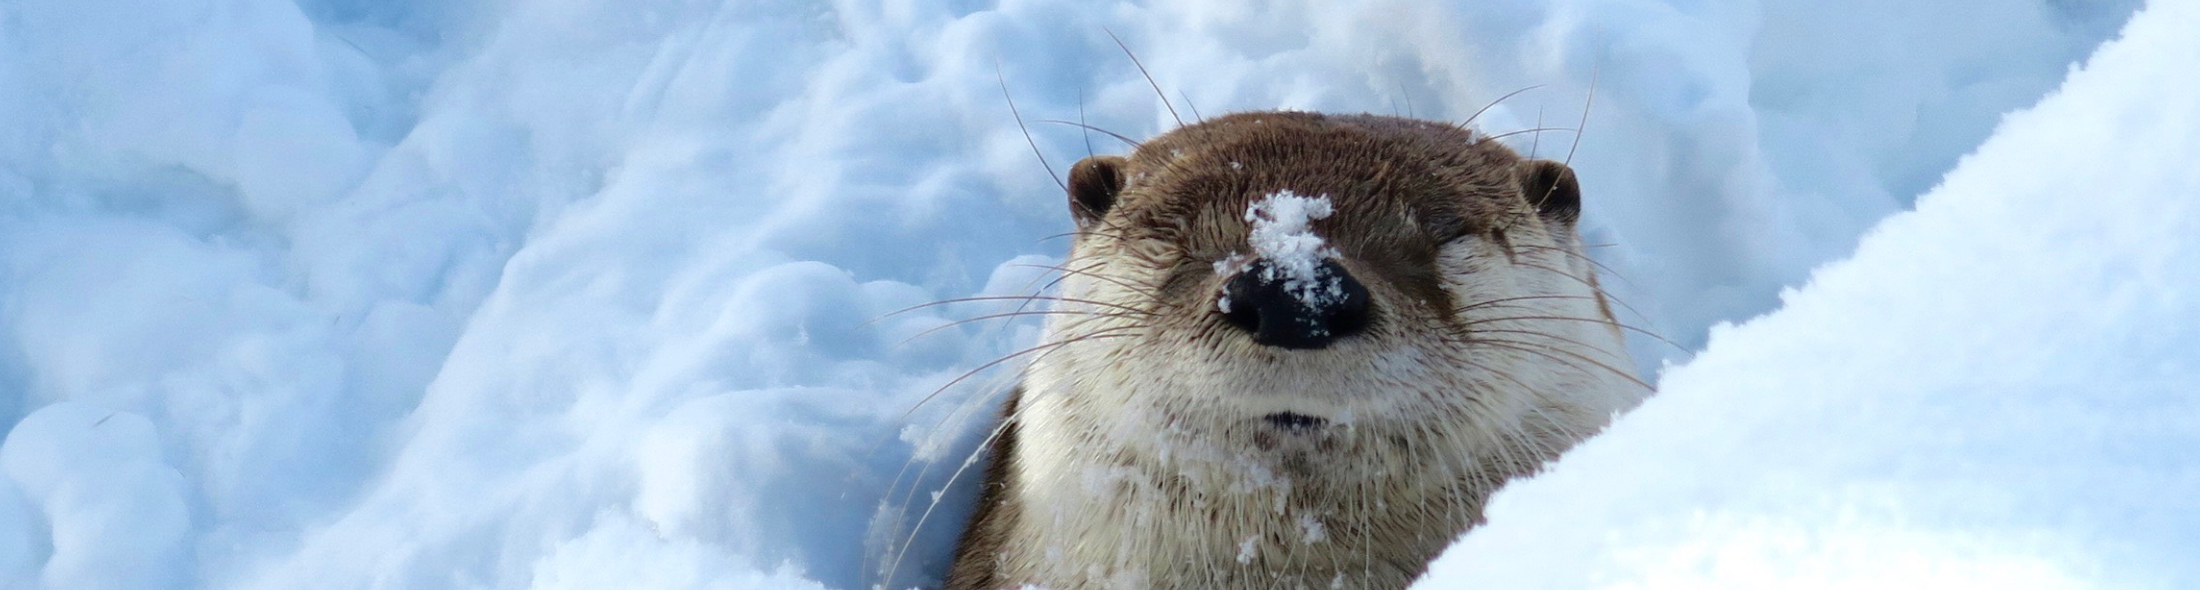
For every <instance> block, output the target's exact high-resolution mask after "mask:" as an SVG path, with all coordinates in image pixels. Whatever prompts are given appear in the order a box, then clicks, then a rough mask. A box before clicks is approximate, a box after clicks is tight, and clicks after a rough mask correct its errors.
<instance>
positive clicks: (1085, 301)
mask: <svg viewBox="0 0 2200 590" xmlns="http://www.w3.org/2000/svg"><path fill="white" fill-rule="evenodd" d="M976 301H1059V302H1067V303H1083V304H1086V305H1098V306H1101V307H1112V308H1115V309H1119V310H1123V311H1127V312H1131V313H1136V314H1141V315H1151V312H1148V311H1145V310H1142V309H1138V308H1135V307H1131V306H1127V305H1123V304H1120V303H1108V302H1106V301H1093V300H1090V299H1076V298H1070V297H1054V296H1048V295H981V296H977V297H957V298H954V299H941V300H939V301H934V302H931V303H922V304H918V305H912V306H909V307H904V308H901V309H897V310H894V311H892V312H889V313H887V314H886V315H882V316H879V317H878V318H875V319H872V320H870V321H867V322H864V323H863V325H870V324H872V323H875V322H877V321H879V320H883V319H886V318H890V317H894V316H897V315H901V314H905V313H909V312H912V311H916V310H919V309H925V308H931V307H939V306H942V305H952V304H956V303H971V302H976Z"/></svg>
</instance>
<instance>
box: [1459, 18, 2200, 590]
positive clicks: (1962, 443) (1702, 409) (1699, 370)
mask: <svg viewBox="0 0 2200 590" xmlns="http://www.w3.org/2000/svg"><path fill="white" fill-rule="evenodd" d="M2195 30H2200V2H2193V1H2191V0H2161V1H2157V2H2155V3H2153V5H2151V6H2150V7H2149V8H2148V9H2146V10H2145V11H2143V12H2142V13H2140V14H2139V15H2138V16H2137V17H2135V19H2134V20H2133V21H2132V22H2131V24H2130V26H2129V28H2128V29H2126V30H2125V33H2124V36H2123V38H2122V39H2120V40H2118V41H2115V42H2112V43H2110V44H2108V45H2106V46H2104V47H2103V48H2102V49H2101V50H2100V51H2099V52H2098V53H2096V54H2095V55H2094V57H2093V58H2092V59H2091V60H2090V61H2089V62H2088V63H2087V65H2086V66H2085V67H2084V68H2083V69H2082V70H2080V71H2076V72H2074V73H2073V74H2072V75H2071V76H2070V78H2069V80H2068V82H2066V83H2065V84H2064V85H2063V87H2062V89H2061V90H2059V91H2057V92H2056V93H2055V94H2053V95H2052V96H2049V97H2048V98H2047V99H2045V100H2044V101H2042V102H2041V103H2040V104H2039V105H2038V106H2036V107H2034V108H2032V109H2030V110H2027V111H2024V112H2020V113H2017V114H2015V115H2012V116H2010V117H2009V118H2008V119H2007V120H2006V121H2005V122H2004V123H2003V124H2002V125H2001V127H2000V129H1999V131H1997V132H1996V134H1995V135H1994V136H1993V138H1992V139H1990V140H1988V141H1987V142H1986V143H1985V144H1984V145H1983V146H1981V147H1980V148H1979V151H1978V152H1977V153H1976V154H1974V155H1972V156H1970V157H1967V158H1965V159H1964V160H1963V161H1962V163H1961V164H1960V165H1958V166H1957V168H1956V169H1955V171H1953V172H1952V173H1950V174H1949V175H1948V177H1947V179H1946V180H1945V181H1944V182H1943V183H1942V184H1941V185H1940V186H1939V187H1937V188H1935V189H1934V190H1933V191H1932V192H1930V193H1929V194H1927V195H1925V196H1924V197H1922V198H1921V199H1920V200H1919V202H1918V205H1917V210H1916V211H1915V212H1912V213H1905V214H1902V215H1898V216H1896V217H1894V218H1891V219H1889V220H1887V221H1886V222H1885V223H1882V224H1880V225H1879V226H1878V227H1877V228H1876V229H1874V230H1873V231H1872V232H1871V233H1870V234H1869V235H1867V236H1866V237H1865V238H1864V240H1863V242H1862V244H1861V246H1860V247H1859V249H1858V251H1857V252H1856V254H1855V256H1854V257H1852V258H1850V259H1848V260H1845V261H1842V262H1840V263H1837V264H1834V265H1831V266H1828V267H1826V268H1824V269H1821V270H1820V271H1819V272H1817V273H1816V274H1815V275H1814V276H1813V278H1812V279H1811V281H1810V283H1809V284H1808V285H1806V286H1804V287H1801V288H1800V289H1797V290H1795V291H1791V292H1789V293H1786V294H1785V295H1784V296H1783V297H1782V298H1783V299H1784V300H1785V305H1784V307H1783V308H1782V309H1781V310H1780V311H1778V312H1776V313H1773V314H1770V315H1768V316H1765V317H1762V318H1758V319H1756V320H1753V321H1750V322H1748V323H1746V324H1743V325H1740V326H1735V327H1728V328H1722V329H1718V330H1714V331H1713V336H1712V339H1711V344H1710V346H1709V348H1707V349H1706V350H1705V351H1704V352H1703V353H1702V354H1701V355H1700V356H1698V357H1696V359H1695V360H1694V362H1691V363H1689V364H1687V365H1686V366H1682V367H1678V368H1675V369H1673V370H1671V371H1669V372H1667V373H1666V375H1665V378H1664V379H1663V380H1662V382H1661V387H1660V389H1661V391H1660V393H1659V394H1658V396H1657V397H1655V398H1653V399H1651V400H1650V401H1649V402H1647V403H1645V404H1644V405H1643V406H1642V407H1641V408H1640V409H1638V410H1636V411H1635V412H1633V413H1632V414H1630V415H1628V416H1626V417H1625V418H1623V419H1621V420H1620V421H1618V422H1617V423H1616V424H1615V425H1614V426H1613V427H1612V428H1611V429H1610V430H1609V431H1607V432H1606V433H1605V434H1604V435H1602V436H1601V437H1599V438H1597V439H1594V440H1592V441H1591V442H1590V443H1588V444H1586V445H1584V446H1582V447H1580V448H1578V449H1576V450H1575V452H1573V453H1572V454H1570V455H1568V456H1566V457H1565V458H1564V459H1563V460H1561V461H1560V462H1558V463H1557V464H1556V466H1555V468H1553V469H1552V470H1550V471H1549V472H1547V473H1545V474H1544V475H1542V476H1540V477H1538V478H1537V479H1535V480H1533V481H1528V482H1524V483H1518V484H1515V485H1513V486H1511V487H1509V488H1508V489H1506V490H1505V491H1504V492H1502V493H1501V494H1500V495H1499V496H1498V498H1497V499H1496V500H1495V501H1494V503H1493V505H1492V506H1491V509H1490V511H1489V513H1488V516H1489V519H1490V522H1489V525H1488V526H1486V527H1484V528H1482V529H1479V530H1477V531H1474V532H1472V533H1469V534H1468V535H1467V537H1466V538H1465V540H1464V541H1462V542H1461V543H1459V544H1458V545H1456V546H1454V547H1453V548H1452V549H1451V551H1450V552H1449V553H1448V554H1447V555H1446V556H1445V557H1444V558H1443V559H1442V560H1440V561H1439V562H1438V564H1437V566H1436V568H1435V571H1434V572H1433V573H1432V575H1431V577H1430V578H1429V579H1428V580H1426V581H1425V583H1423V584H1422V585H1421V587H1426V588H1591V587H1594V588H2190V587H2194V586H2196V585H2200V561H2195V560H2194V559H2193V555H2195V554H2200V395H2196V388H2195V384H2196V383H2200V363H2196V362H2195V359H2196V358H2200V357H2195V354H2194V351H2196V350H2200V272H2195V271H2196V270H2200V198H2196V197H2200V167H2195V166H2193V162H2194V161H2195V160H2196V159H2200V80H2196V79H2195V78H2194V77H2192V76H2190V75H2188V74H2189V73H2190V72H2191V69H2192V65H2193V64H2194V63H2200V37H2196V36H2194V35H2192V34H2191V33H2192V31H2195Z"/></svg>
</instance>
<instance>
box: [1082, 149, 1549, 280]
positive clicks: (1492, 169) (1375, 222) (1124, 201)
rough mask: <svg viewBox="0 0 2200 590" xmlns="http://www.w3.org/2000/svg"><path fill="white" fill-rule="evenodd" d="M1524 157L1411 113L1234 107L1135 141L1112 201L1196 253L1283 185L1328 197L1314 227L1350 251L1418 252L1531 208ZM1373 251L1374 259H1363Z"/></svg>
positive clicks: (1229, 242) (1226, 246) (1219, 241)
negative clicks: (1326, 212)
mask: <svg viewBox="0 0 2200 590" xmlns="http://www.w3.org/2000/svg"><path fill="white" fill-rule="evenodd" d="M1518 162H1520V157H1519V156H1518V155H1517V154H1514V153H1513V152H1512V150H1510V149H1508V148H1506V147H1504V146H1503V145H1500V144H1498V143H1497V142H1494V141H1488V140H1487V138H1486V137H1483V136H1479V135H1476V134H1475V133H1473V132H1471V131H1468V130H1464V129H1460V128H1457V127H1453V126H1450V125H1444V124H1441V123H1433V122H1429V121H1422V120H1416V119H1402V118H1396V117H1383V116H1375V115H1350V116H1337V115H1323V114H1318V113H1274V112H1264V113H1241V114H1234V115H1229V116H1224V117H1220V118H1216V119H1212V120H1208V121H1204V122H1200V123H1197V124H1193V125H1189V126H1185V127H1183V128H1180V129H1177V130H1175V131H1171V132H1169V133H1167V134H1164V135H1162V136H1160V137H1156V138H1154V139H1152V140H1150V141H1148V142H1146V143H1145V144H1143V145H1141V146H1139V148H1138V150H1137V151H1136V152H1135V153H1133V154H1132V155H1131V157H1130V159H1129V162H1128V166H1127V169H1126V170H1125V172H1126V174H1125V176H1126V180H1127V181H1128V182H1127V185H1126V186H1125V187H1124V191H1123V194H1122V198H1121V201H1120V203H1119V204H1118V208H1119V209H1120V210H1121V213H1120V214H1121V215H1125V216H1126V217H1127V218H1128V219H1130V220H1132V221H1134V223H1132V224H1131V225H1132V226H1138V227H1158V228H1167V229H1168V230H1170V233H1172V234H1174V235H1173V236H1170V237H1172V238H1174V241H1177V242H1178V243H1180V244H1181V245H1183V246H1184V247H1185V248H1186V249H1187V250H1189V251H1191V252H1190V253H1192V254H1194V255H1195V256H1196V255H1210V256H1211V255H1220V254H1222V253H1225V252H1228V251H1230V250H1232V249H1234V248H1236V247H1237V246H1238V245H1240V244H1242V243H1243V239H1244V234H1245V222H1244V215H1245V212H1246V210H1247V207H1248V206H1250V205H1251V204H1252V203H1254V202H1255V201H1257V200H1259V199H1261V198H1263V197H1265V196H1267V195H1271V194H1276V193H1278V192H1281V191H1291V192H1292V193H1294V194H1298V195H1304V196H1308V197H1325V198H1327V199H1328V200H1329V202H1330V203H1331V204H1332V205H1333V206H1334V207H1335V211H1336V213H1335V215H1332V216H1330V217H1329V218H1327V219H1325V220H1323V221H1322V222H1321V223H1320V224H1319V226H1320V227H1319V229H1320V230H1321V233H1322V234H1323V235H1324V236H1325V237H1327V238H1328V239H1330V240H1331V242H1332V243H1333V244H1335V245H1336V246H1337V247H1339V248H1340V249H1341V250H1342V251H1343V252H1344V253H1345V254H1346V255H1347V256H1354V257H1359V258H1363V259H1382V258H1392V257H1395V256H1398V255H1413V254H1416V253H1426V252H1430V251H1433V249H1434V248H1435V247H1436V246H1437V245H1439V244H1441V243H1442V242H1443V241H1445V240H1448V239H1450V238H1452V237H1456V236H1458V235H1462V234H1466V233H1474V232H1479V231H1484V230H1487V229H1489V228H1490V227H1496V226H1503V225H1506V221H1507V220H1508V219H1510V218H1512V217H1517V216H1522V215H1527V214H1529V213H1528V209H1527V207H1526V205H1527V203H1526V201H1525V200H1524V199H1523V198H1522V197H1521V196H1520V194H1519V191H1518V189H1517V188H1516V187H1517V186H1518V183H1517V180H1516V179H1515V178H1514V172H1513V170H1514V166H1515V164H1517V163H1518ZM1371 261H1373V260H1371Z"/></svg>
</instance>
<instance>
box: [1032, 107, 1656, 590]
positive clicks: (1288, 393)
mask: <svg viewBox="0 0 2200 590" xmlns="http://www.w3.org/2000/svg"><path fill="white" fill-rule="evenodd" d="M1068 192H1069V206H1070V211H1071V213H1072V217H1074V218H1075V221H1076V225H1077V229H1078V232H1077V238H1076V242H1075V245H1074V246H1073V247H1072V251H1071V256H1070V257H1069V259H1068V260H1067V261H1066V263H1065V264H1064V268H1065V269H1066V271H1065V272H1066V276H1065V277H1064V279H1063V281H1062V283H1061V284H1062V287H1061V293H1060V295H1061V299H1060V301H1059V306H1058V307H1059V310H1058V314H1059V315H1056V316H1053V317H1052V319H1050V323H1049V338H1048V343H1047V344H1046V345H1045V346H1051V347H1053V349H1051V350H1047V351H1046V352H1044V353H1041V354H1039V355H1038V357H1037V358H1036V359H1035V360H1034V361H1033V362H1032V365H1031V366H1030V368H1029V369H1028V370H1027V373H1026V377H1025V380H1024V382H1023V388H1022V392H1021V394H1020V398H1019V400H1018V401H1017V402H1016V404H1017V408H1016V411H1015V415H1014V416H1013V420H1015V421H1016V427H1017V437H1018V440H1017V443H1016V445H1017V447H1016V449H1015V451H1014V456H1012V457H1008V458H1004V459H1003V460H1005V461H1010V462H1011V464H1010V465H1009V468H1008V471H1007V475H1006V476H1005V477H1006V478H1007V479H1009V480H1012V483H1013V484H1014V487H1013V488H1012V489H1014V490H1015V495H1016V497H1015V498H1011V499H1009V501H1012V502H1017V503H1019V504H1018V509H1017V510H1018V512H1019V513H1020V514H1021V517H1020V518H1021V520H1023V521H1024V522H1025V523H1026V524H1024V525H1019V526H1020V528H1022V529H1029V530H1025V531H1022V532H1020V533H1018V532H1010V533H1007V534H1008V536H1009V537H1012V538H1017V539H1020V541H1017V542H1020V543H1026V544H1029V545H1031V546H1032V547H1033V549H1032V554H1033V555H1037V556H1040V557H1030V558H1029V559H1026V561H1032V560H1036V561H1034V562H1033V563H1031V564H1026V565H1023V566H1016V567H1009V568H1006V569H1008V570H1019V569H1020V570H1028V571H1029V572H1033V573H1029V574H1027V575H1023V576H1009V577H1007V578H1003V579H1004V580H1010V581H1017V580H1020V581H1025V582H1036V583H1041V584H1052V585H1055V587H1057V588H1060V587H1065V586H1066V587H1077V586H1080V585H1088V584H1099V583H1103V582H1104V583H1106V584H1118V583H1126V584H1131V585H1139V584H1148V585H1152V584H1159V585H1162V586H1168V585H1172V584H1163V583H1160V582H1159V580H1162V579H1164V578H1169V577H1171V576H1187V578H1186V579H1193V580H1201V581H1202V582H1201V584H1205V585H1208V586H1215V587H1229V586H1232V585H1234V584H1236V583H1238V582H1243V583H1245V584H1248V585H1249V586H1263V585H1267V586H1275V585H1285V586H1289V585H1296V584H1306V585H1315V586H1330V585H1331V584H1332V583H1335V584H1339V585H1341V586H1340V587H1369V586H1373V587H1383V586H1402V585H1403V584H1404V583H1405V581H1407V580H1410V579H1412V577H1413V576H1416V575H1418V574H1419V572H1420V568H1421V567H1423V566H1424V565H1425V564H1426V563H1427V561H1428V560H1429V559H1430V558H1432V557H1433V556H1434V555H1435V553H1436V552H1437V551H1440V550H1441V549H1442V548H1443V547H1444V546H1445V545H1446V544H1448V543H1449V541H1450V540H1451V539H1453V538H1455V537H1456V536H1457V535H1458V534H1459V533H1461V532H1463V531H1464V530H1465V529H1466V528H1467V527H1469V526H1470V525H1471V524H1472V523H1473V522H1475V521H1477V520H1478V519H1479V518H1480V511H1481V506H1482V503H1483V502H1484V500H1486V498H1487V497H1488V495H1489V493H1491V492H1493V491H1495V489H1496V488H1497V487H1498V486H1499V485H1500V484H1501V483H1503V482H1504V481H1505V480H1506V479H1508V478H1511V477H1513V476H1516V475H1520V474H1522V473H1526V472H1529V471H1532V470H1533V469H1535V468H1536V467H1537V466H1539V465H1540V464H1541V462H1543V461H1545V460H1548V459H1550V458H1552V457H1553V456H1555V454H1556V453H1558V452H1559V451H1561V450H1563V449H1565V448H1566V447H1568V446H1570V445H1572V444H1573V443H1574V442H1575V441H1578V440H1579V439H1581V438H1583V437H1585V436H1587V435H1588V434H1590V433H1592V432H1594V431H1595V430H1597V429H1599V428H1601V427H1602V426H1603V424H1604V423H1605V421H1606V420H1607V419H1608V418H1609V417H1610V416H1611V415H1612V414H1613V413H1614V412H1616V411H1618V410H1621V409H1624V408H1625V407H1627V406H1629V405H1631V404H1632V403H1633V402H1634V401H1635V400H1637V399H1639V398H1640V397H1641V396H1642V395H1643V394H1645V393H1647V391H1645V389H1644V388H1643V387H1641V386H1639V385H1637V384H1636V383H1638V382H1636V381H1634V378H1633V377H1632V376H1631V375H1629V374H1628V373H1627V372H1626V371H1627V370H1628V369H1627V367H1629V366H1630V365H1629V363H1628V361H1627V360H1626V357H1625V354H1624V352H1623V347H1622V343H1621V338H1620V336H1619V333H1618V331H1617V330H1616V327H1617V324H1616V323H1614V322H1612V319H1611V317H1610V313H1609V311H1608V310H1607V308H1606V307H1605V306H1604V299H1603V297H1602V294H1601V293H1600V292H1599V291H1598V289H1597V288H1596V281H1595V277H1594V275H1593V272H1592V269H1593V268H1594V266H1593V263H1591V262H1590V261H1589V259H1588V257H1586V256H1585V255H1584V254H1583V252H1582V249H1581V244H1580V240H1579V238H1578V237H1577V235H1576V231H1575V222H1576V220H1577V219H1578V218H1579V216H1580V211H1581V195H1580V188H1579V186H1578V185H1577V184H1576V182H1575V179H1574V176H1573V174H1572V172H1571V171H1569V170H1568V169H1567V168H1566V166H1565V165H1563V164H1560V163H1558V162H1552V161H1544V160H1530V159H1525V158H1522V157H1521V156H1519V155H1518V154H1516V153H1514V152H1513V151H1512V150H1510V149H1508V148H1506V147H1505V146H1503V145H1500V144H1498V143H1496V142H1494V141H1490V140H1489V138H1488V137H1486V136H1480V135H1477V134H1475V133H1473V132H1470V131H1467V130H1462V129H1459V128H1456V127H1453V126H1450V125H1446V124H1443V123H1436V122H1429V121H1421V120H1414V119H1402V118H1394V117H1380V116H1369V115H1361V116H1334V115H1321V114H1313V113H1275V112H1263V113H1243V114H1235V115H1230V116H1226V117H1221V118H1217V119H1213V120H1209V121H1205V122H1201V123H1198V124H1194V125H1190V126H1186V127H1184V128H1181V129H1178V130H1175V131H1172V132H1170V133H1167V134H1165V135H1162V136H1160V137H1157V138H1154V139H1152V140H1151V141H1148V142H1146V143H1144V144H1142V145H1140V146H1139V147H1138V148H1137V149H1136V150H1135V152H1134V153H1132V154H1131V155H1129V156H1128V157H1116V156H1095V157H1091V158H1087V159H1085V160H1083V161H1081V162H1078V163H1077V164H1076V166H1075V167H1073V168H1072V169H1071V172H1070V176H1069V181H1068ZM1157 556H1160V557H1157ZM1050 560H1051V561H1050ZM1039 562H1047V563H1054V564H1055V565H1053V566H1046V565H1043V564H1041V563H1039ZM1057 570H1058V571H1059V572H1063V573H1062V574H1061V575H1042V574H1040V573H1037V572H1041V571H1057ZM1070 572H1074V573H1070ZM1063 576H1069V577H1068V578H1065V577H1063ZM1079 576H1082V577H1079ZM1070 578H1075V579H1074V580H1073V579H1070ZM1077 580H1083V581H1082V582H1080V581H1077ZM1233 581H1234V582H1233ZM1194 585H1199V584H1194Z"/></svg>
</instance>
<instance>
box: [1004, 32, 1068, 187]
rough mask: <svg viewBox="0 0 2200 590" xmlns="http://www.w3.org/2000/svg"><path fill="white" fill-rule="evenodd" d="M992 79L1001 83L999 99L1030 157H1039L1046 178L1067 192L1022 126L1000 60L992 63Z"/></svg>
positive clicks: (1020, 113)
mask: <svg viewBox="0 0 2200 590" xmlns="http://www.w3.org/2000/svg"><path fill="white" fill-rule="evenodd" d="M993 78H994V79H996V80H999V81H1000V83H1001V98H1004V99H1007V100H1008V114H1009V116H1012V117H1015V118H1016V129H1017V130H1019V131H1023V132H1024V143H1026V144H1029V145H1031V155H1034V156H1038V157H1039V166H1040V167H1042V168H1046V169H1047V178H1050V179H1053V180H1054V185H1055V186H1058V187H1062V192H1065V193H1066V192H1069V185H1068V184H1065V183H1063V182H1062V177H1061V175H1059V174H1055V173H1054V165H1053V164H1048V163H1047V155H1046V154H1044V153H1040V151H1039V142H1038V141H1037V140H1033V139H1032V138H1031V128H1030V127H1026V126H1024V114H1023V113H1022V112H1020V111H1018V110H1016V97H1014V96H1010V95H1009V93H1008V76H1007V75H1006V74H1002V73H1001V62H1000V60H994V61H993Z"/></svg>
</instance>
